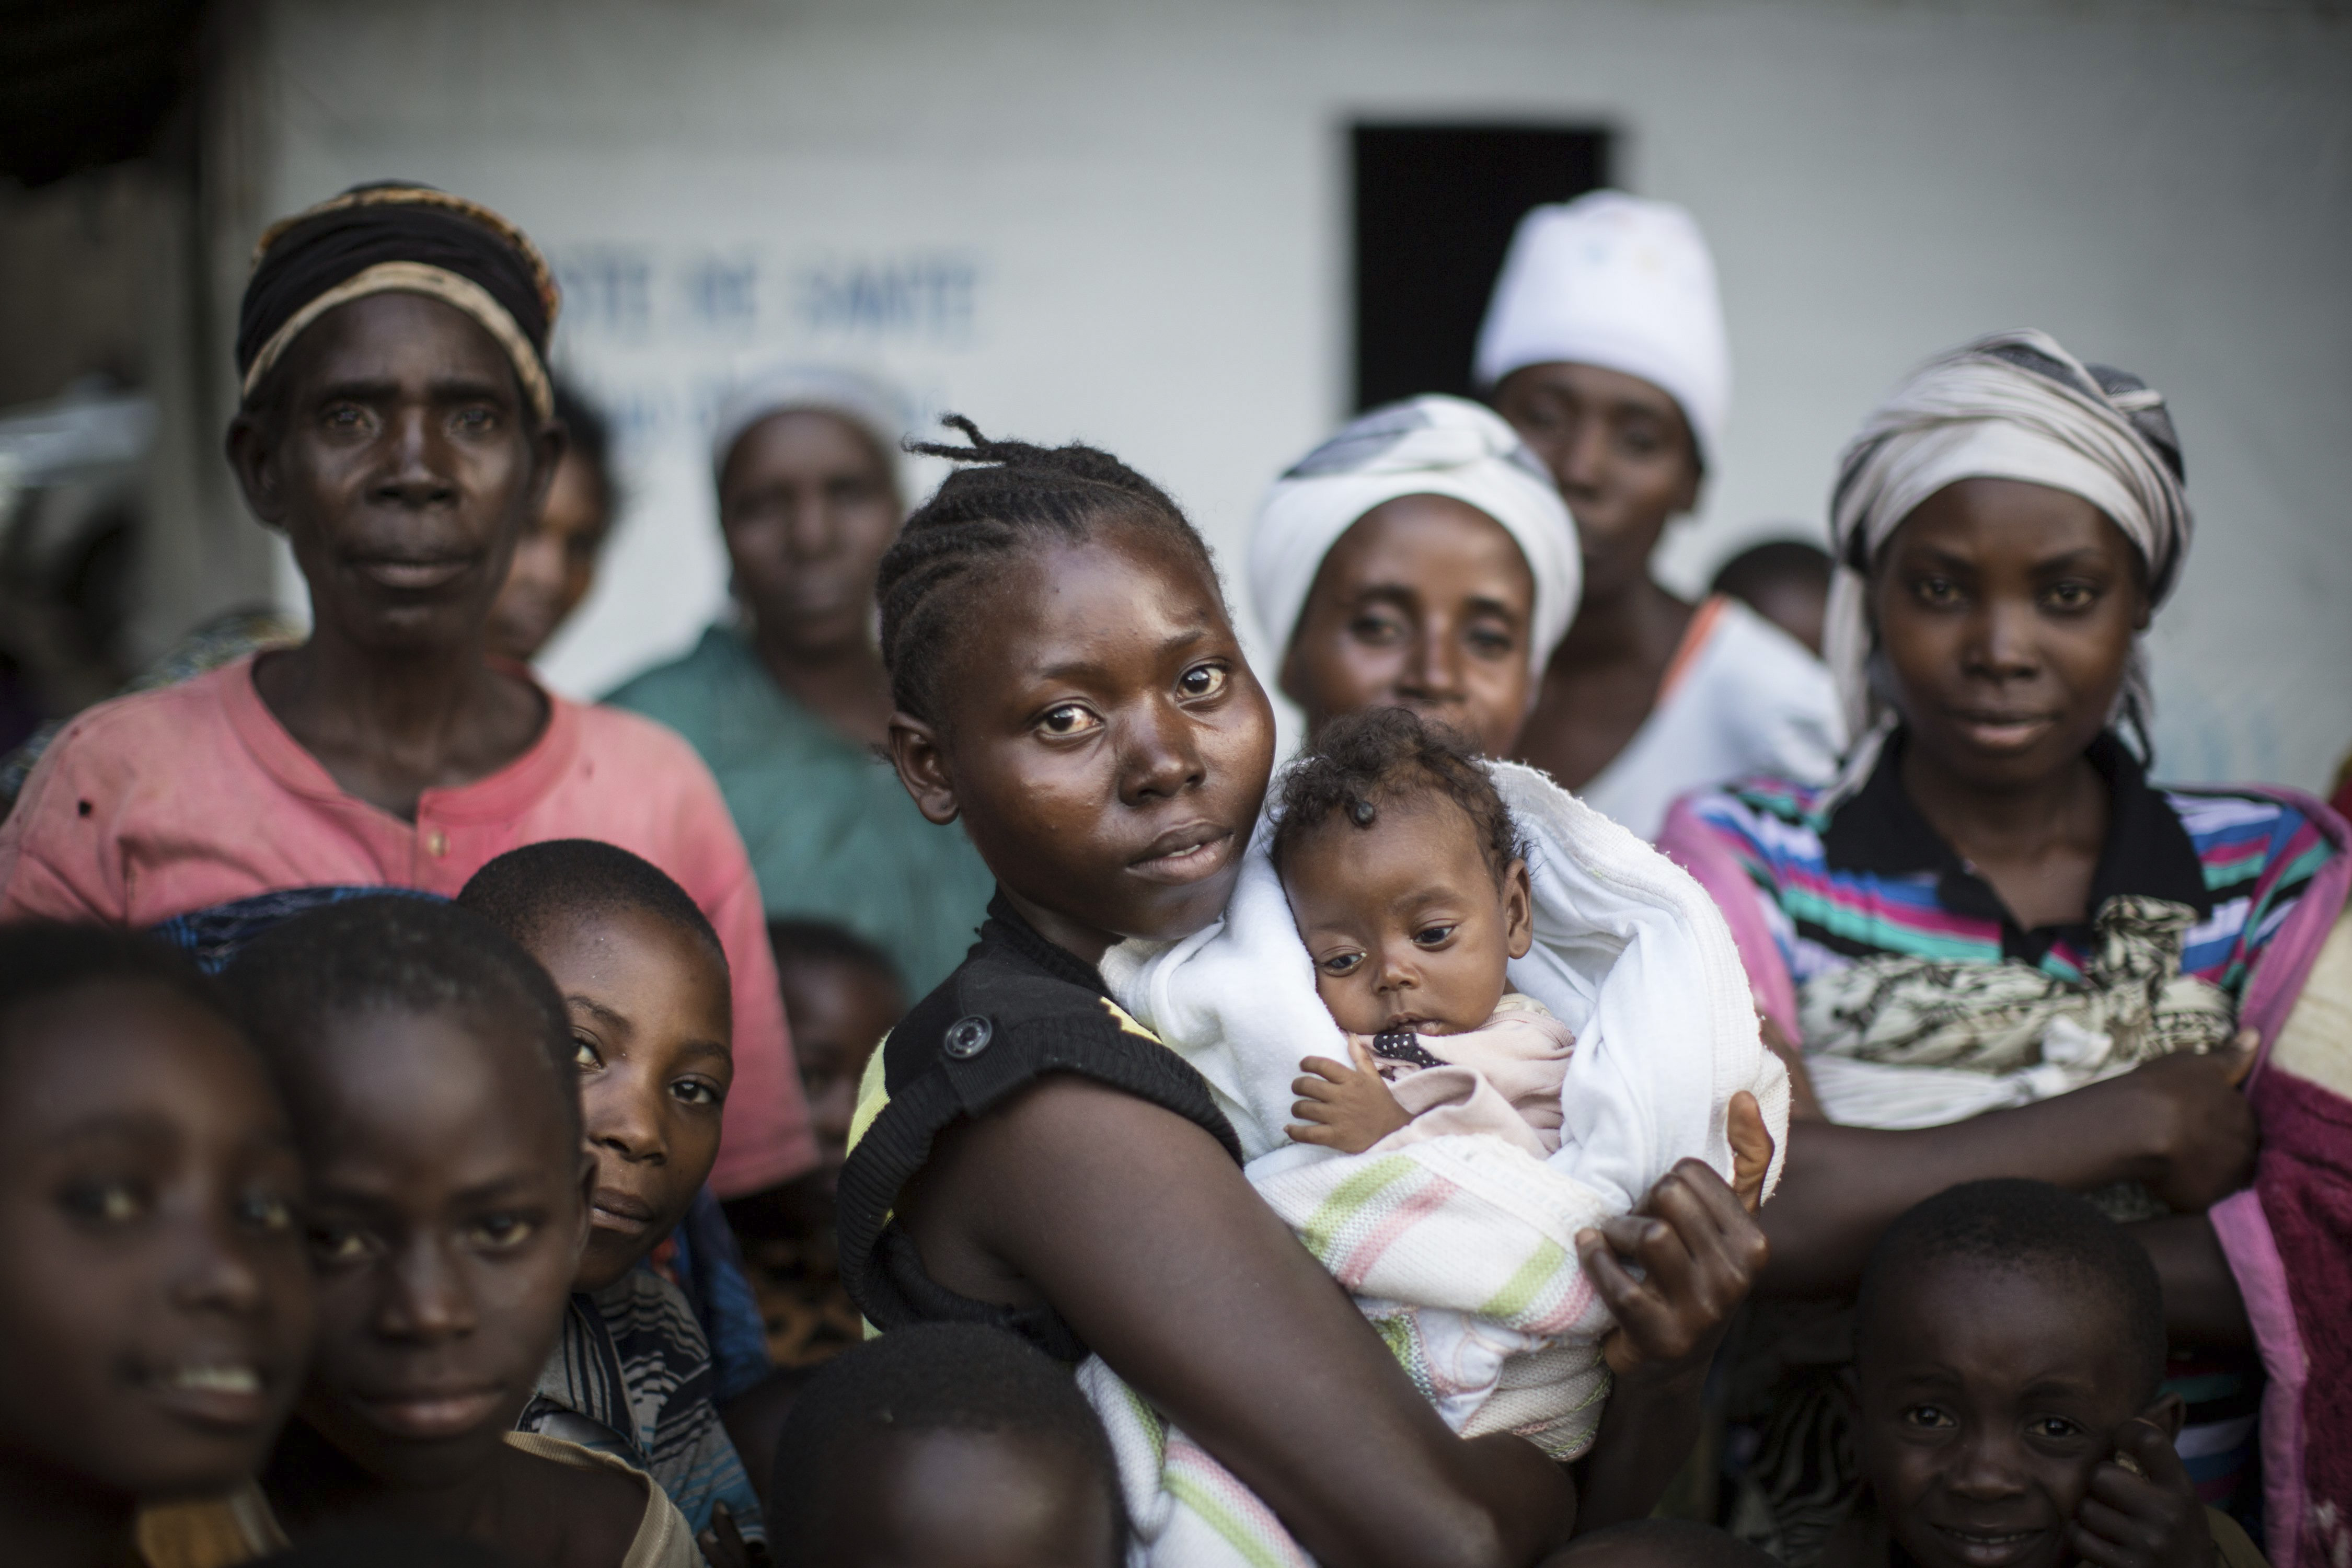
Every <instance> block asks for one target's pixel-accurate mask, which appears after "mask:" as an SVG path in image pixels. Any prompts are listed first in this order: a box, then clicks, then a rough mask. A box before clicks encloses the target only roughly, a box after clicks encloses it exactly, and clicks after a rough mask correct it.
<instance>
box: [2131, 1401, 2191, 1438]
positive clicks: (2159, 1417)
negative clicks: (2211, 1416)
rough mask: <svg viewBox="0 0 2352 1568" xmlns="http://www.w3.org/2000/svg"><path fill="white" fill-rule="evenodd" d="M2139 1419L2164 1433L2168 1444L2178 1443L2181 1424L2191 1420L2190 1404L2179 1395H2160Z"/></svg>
mask: <svg viewBox="0 0 2352 1568" xmlns="http://www.w3.org/2000/svg"><path fill="white" fill-rule="evenodd" d="M2139 1418H2140V1419H2141V1420H2143V1421H2145V1422H2147V1424H2148V1425H2149V1426H2153V1427H2155V1428H2156V1429H2157V1430H2158V1431H2159V1432H2161V1433H2163V1434H2164V1440H2165V1441H2166V1442H2168V1443H2170V1442H2177V1441H2178V1440H2179V1436H2180V1427H2181V1424H2182V1423H2183V1422H2184V1421H2186V1420H2187V1419H2188V1418H2189V1404H2188V1402H2187V1401H2186V1400H2184V1399H2182V1398H2181V1397H2180V1395H2179V1394H2158V1395H2157V1396H2156V1398H2155V1400H2154V1401H2153V1402H2152V1403H2150V1405H2148V1407H2147V1409H2145V1410H2143V1411H2141V1412H2140V1413H2139Z"/></svg>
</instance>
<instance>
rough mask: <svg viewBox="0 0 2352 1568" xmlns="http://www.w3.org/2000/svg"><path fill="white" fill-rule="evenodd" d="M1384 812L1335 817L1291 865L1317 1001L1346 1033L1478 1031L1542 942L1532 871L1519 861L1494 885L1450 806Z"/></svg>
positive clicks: (1400, 803) (1424, 804) (1294, 905)
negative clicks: (1515, 969) (1513, 972)
mask: <svg viewBox="0 0 2352 1568" xmlns="http://www.w3.org/2000/svg"><path fill="white" fill-rule="evenodd" d="M1379 813H1380V814H1379V816H1377V817H1376V818H1375V819H1374V820H1373V822H1372V825H1371V826H1370V827H1358V826H1356V825H1355V824H1354V823H1352V822H1349V821H1347V820H1345V819H1344V818H1343V817H1337V816H1335V817H1333V818H1332V819H1331V820H1330V821H1328V822H1327V823H1325V824H1324V825H1323V826H1321V827H1319V828H1318V829H1317V830H1316V831H1314V832H1312V833H1310V834H1309V835H1308V836H1307V838H1306V839H1305V840H1304V841H1303V842H1301V843H1300V844H1298V845H1297V847H1295V848H1294V849H1292V850H1291V851H1290V853H1289V854H1288V856H1287V857H1286V864H1285V865H1284V867H1283V874H1282V889H1283V892H1284V893H1285V894H1286V895H1287V897H1288V898H1289V900H1290V913H1291V918H1292V919H1293V920H1295V921H1297V923H1298V935H1299V938H1300V940H1302V941H1303V942H1306V944H1307V954H1308V955H1309V956H1310V957H1312V958H1313V959H1314V961H1315V992H1316V994H1317V995H1318V996H1320V997H1322V999H1323V1005H1324V1006H1326V1007H1328V1008H1329V1009H1330V1012H1331V1016H1332V1017H1333V1018H1334V1019H1335V1020H1337V1021H1338V1023H1339V1026H1340V1027H1341V1028H1343V1029H1346V1030H1348V1031H1349V1033H1351V1034H1358V1035H1378V1034H1381V1033H1384V1032H1386V1031H1388V1030H1391V1029H1411V1030H1412V1031H1413V1032H1414V1033H1416V1034H1423V1035H1455V1034H1460V1033H1462V1032H1463V1031H1464V1030H1465V1029H1475V1028H1476V1027H1478V1026H1479V1025H1481V1024H1484V1023H1485V1022H1486V1020H1487V1018H1488V1017H1490V1016H1492V1015H1493V1014H1494V1011H1495V1005H1496V1003H1497V1002H1500V1001H1501V1000H1502V999H1503V992H1504V990H1505V988H1506V981H1505V977H1504V970H1505V967H1506V965H1507V964H1508V963H1509V962H1510V961H1511V960H1512V959H1514V958H1517V957H1519V956H1520V955H1522V954H1524V953H1525V952H1527V951H1528V945H1529V944H1530V943H1531V942H1533V941H1534V940H1535V924H1534V920H1533V917H1532V914H1531V912H1530V910H1531V907H1532V903H1533V900H1532V899H1531V898H1530V896H1529V891H1528V868H1527V867H1526V866H1525V865H1523V864H1521V863H1519V862H1517V861H1514V862H1512V864H1511V867H1510V868H1509V872H1508V874H1507V876H1506V877H1505V878H1504V879H1503V883H1502V885H1501V886H1500V887H1497V886H1496V881H1495V873H1494V872H1493V871H1492V870H1491V869H1490V868H1488V867H1487V864H1486V856H1485V855H1483V854H1482V853H1480V851H1479V846H1478V835H1477V830H1476V828H1475V826H1472V824H1471V821H1470V817H1469V814H1468V813H1466V812H1465V811H1463V810H1461V809H1460V808H1458V807H1457V806H1455V805H1453V803H1452V802H1450V801H1446V800H1433V799H1427V798H1412V799H1404V800H1393V801H1382V802H1381V803H1380V806H1379Z"/></svg>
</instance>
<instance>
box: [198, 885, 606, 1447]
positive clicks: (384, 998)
mask: <svg viewBox="0 0 2352 1568" xmlns="http://www.w3.org/2000/svg"><path fill="white" fill-rule="evenodd" d="M228 975H229V980H230V983H231V984H232V985H233V987H234V988H235V990H236V994H237V997H238V1000H239V1002H240V1004H241V1006H242V1009H243V1012H244V1016H245V1018H246V1021H247V1026H248V1027H249V1028H250V1029H251V1030H252V1032H253V1036H254V1039H255V1041H256V1043H257V1044H258V1045H259V1046H260V1047H262V1051H263V1054H264V1055H265V1056H266V1057H267V1058H268V1060H269V1063H270V1066H271V1068H272V1069H273V1070H274V1071H275V1073H276V1075H277V1078H278V1086H279V1088H280V1089H281V1090H282V1091H283V1093H284V1094H285V1096H286V1101H287V1108H288V1110H289V1111H290V1112H291V1113H292V1117H293V1124H294V1127H295V1130H296V1136H297V1139H298V1141H299V1144H300V1146H301V1153H302V1163H303V1166H304V1170H305V1173H306V1175H307V1176H308V1178H309V1200H308V1205H307V1209H308V1229H309V1231H310V1247H311V1257H312V1261H313V1264H314V1266H315V1268H316V1271H317V1275H318V1290H319V1344H318V1350H317V1352H316V1353H315V1354H314V1356H313V1357H312V1359H311V1363H310V1381H309V1384H308V1385H307V1386H306V1387H305V1388H304V1390H303V1393H302V1397H301V1402H300V1403H299V1405H297V1407H296V1408H297V1410H298V1412H299V1414H300V1415H301V1416H302V1418H303V1419H304V1420H305V1421H307V1422H309V1423H310V1425H311V1426H314V1427H316V1428H317V1429H318V1430H319V1432H320V1434H322V1435H323V1436H325V1437H326V1438H327V1440H328V1441H329V1442H331V1443H332V1444H333V1445H334V1447H337V1448H338V1449H340V1450H341V1451H342V1453H343V1454H344V1455H345V1456H347V1457H348V1458H351V1459H352V1461H353V1462H354V1463H355V1464H357V1465H358V1466H359V1467H360V1468H362V1469H363V1470H365V1471H367V1472H369V1473H370V1474H372V1475H373V1476H374V1477H375V1478H376V1479H378V1480H380V1481H382V1482H383V1483H385V1484H387V1485H390V1486H394V1487H399V1488H407V1487H438V1486H446V1485H448V1484H450V1483H451V1482H453V1481H454V1480H456V1479H458V1478H460V1477H463V1476H466V1475H467V1474H469V1473H472V1472H473V1470H474V1468H475V1467H478V1466H479V1465H481V1464H483V1463H486V1462H487V1461H488V1459H489V1458H490V1457H491V1456H492V1455H493V1454H495V1453H496V1452H497V1450H498V1446H499V1443H500V1441H501V1439H502V1436H503V1435H504V1434H505V1432H506V1431H507V1430H508V1429H509V1428H510V1427H511V1426H513V1425H514V1422H515V1417H516V1416H517V1415H520V1413H521V1410H522V1406H523V1405H524V1403H525V1402H526V1401H527V1400H528V1399H529V1398H530V1391H531V1387H532V1384H534V1383H536V1382H537V1380H538V1377H539V1373H540V1368H541V1366H542V1365H543V1364H544V1363H545V1361H546V1359H547V1352H548V1349H549V1347H550V1346H551V1344H552V1343H553V1342H554V1340H555V1335H556V1331H557V1330H558V1328H559V1327H560V1326H561V1324H562V1315H563V1306H564V1302H565V1300H567V1299H568V1298H569V1297H570V1295H571V1291H572V1276H573V1274H574V1273H575V1272H576V1271H577V1270H578V1268H579V1267H580V1254H581V1248H582V1246H583V1243H584V1242H585V1240H586V1238H587V1228H588V1217H587V1191H588V1185H589V1182H590V1180H591V1179H592V1173H593V1165H592V1163H591V1162H590V1161H589V1160H588V1159H587V1158H586V1156H585V1155H583V1153H582V1152H581V1148H580V1096H579V1089H578V1087H577V1080H578V1074H577V1073H576V1072H575V1070H574V1069H573V1068H572V1031H571V1027H570V1026H569V1024H568V1023H567V1022H566V1020H565V1017H564V1009H563V1001H562V997H560V996H559V995H557V994H556V992H555V987H554V986H553V985H551V984H549V983H548V979H547V975H546V973H544V972H543V971H542V970H541V968H540V967H539V965H538V964H537V963H533V962H532V960H531V957H530V954H529V953H527V952H524V951H523V950H522V949H521V948H520V947H518V946H517V945H516V944H515V943H514V942H513V941H512V940H511V939H510V938H509V937H508V936H507V935H506V934H505V933H504V932H502V931H499V929H498V928H497V927H495V926H493V925H491V924H490V923H489V922H488V921H485V920H483V919H482V918H481V917H480V916H479V915H477V914H474V913H472V912H471V911H469V910H461V909H457V908H456V907H455V906H453V905H449V904H444V903H438V902H427V901H425V900H419V899H405V898H380V899H355V900H350V901H348V902H344V903H340V904H333V905H330V906H328V907H327V908H324V909H320V910H312V911H311V912H310V913H308V914H303V915H298V916H296V917H295V918H294V919H292V920H289V921H287V922H286V923H285V924H283V925H281V926H278V928H276V929H275V930H273V931H268V932H267V933H265V934H264V935H262V936H260V937H258V938H257V939H256V940H255V941H254V942H253V943H252V944H251V945H250V946H248V947H247V949H246V950H245V951H244V952H242V953H241V954H239V955H238V957H237V960H236V963H235V964H233V965H232V966H231V967H230V969H229V972H228Z"/></svg>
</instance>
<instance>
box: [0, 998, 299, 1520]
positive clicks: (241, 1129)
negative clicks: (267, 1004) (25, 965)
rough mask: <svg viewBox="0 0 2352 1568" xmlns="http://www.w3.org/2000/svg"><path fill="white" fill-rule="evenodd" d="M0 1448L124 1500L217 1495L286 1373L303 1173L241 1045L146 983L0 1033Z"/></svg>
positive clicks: (244, 1456) (236, 1469)
mask: <svg viewBox="0 0 2352 1568" xmlns="http://www.w3.org/2000/svg"><path fill="white" fill-rule="evenodd" d="M0 1072H5V1091H0V1142H5V1147H6V1148H7V1149H8V1151H9V1157H8V1159H7V1160H6V1162H5V1163H0V1257H5V1258H8V1259H9V1260H10V1266H9V1267H8V1268H6V1269H5V1270H0V1449H5V1450H6V1451H7V1453H8V1454H9V1456H10V1459H11V1462H12V1463H22V1462H25V1461H27V1460H29V1461H31V1462H33V1463H35V1464H37V1465H38V1466H40V1467H42V1468H47V1469H50V1470H52V1471H54V1472H55V1473H56V1474H57V1475H58V1478H59V1479H61V1480H62V1479H67V1478H70V1479H71V1480H72V1481H74V1482H77V1483H79V1484H83V1485H88V1484H91V1483H95V1484H97V1485H99V1486H101V1487H103V1488H105V1489H109V1490H111V1491H114V1492H117V1493H120V1494H121V1495H123V1496H125V1497H172V1496H181V1495H186V1494H190V1493H202V1492H210V1491H219V1490H225V1489H227V1488H228V1487H230V1486H232V1485H234V1484H235V1483H236V1481H237V1480H238V1479H241V1478H242V1477H245V1476H247V1475H250V1474H251V1473H252V1472H253V1471H254V1470H255V1469H256V1468H258V1467H259V1465H260V1463H261V1461H262V1459H263V1458H264V1457H265V1456H266V1455H267V1454H268V1448H269V1444H270V1442H271V1440H272V1439H273V1438H274V1437H275V1436H277V1433H278V1426H279V1424H280V1423H281V1422H282V1421H283V1420H284V1419H285V1416H286V1412H287V1410H288V1408H289V1406H290V1405H292V1404H293V1402H294V1396H295V1394H296V1393H297V1392H298V1391H299V1388H300V1386H301V1379H302V1365H303V1363H304V1361H305V1359H306V1357H307V1355H308V1352H309V1350H310V1330H311V1289H310V1268H309V1267H308V1266H307V1264H306V1263H305V1261H304V1259H303V1256H302V1246H301V1237H300V1234H299V1231H298V1230H297V1228H296V1226H295V1222H294V1217H293V1209H292V1205H294V1203H295V1201H296V1200H297V1198H298V1197H299V1193H300V1184H301V1168H300V1166H299V1163H298V1162H297V1160H296V1157H295V1153H294V1144H293V1141H292V1139H291V1138H290V1137H289V1135H288V1133H287V1131H286V1117H285V1113H284V1111H283V1110H280V1109H279V1106H278V1098H277V1096H276V1095H275V1094H274V1093H273V1092H272V1091H271V1089H270V1087H269V1080H268V1076H267V1074H266V1073H265V1071H264V1069H263V1067H262V1064H261V1061H260V1059H259V1058H257V1056H255V1054H254V1053H253V1050H252V1047H249V1046H247V1044H246V1043H245V1042H244V1041H243V1040H241V1039H239V1038H238V1037H236V1034H235V1032H234V1031H232V1030H231V1029H230V1028H229V1026H227V1025H226V1024H225V1023H223V1022H222V1021H220V1020H219V1019H218V1018H215V1017H214V1016H211V1015H209V1014H207V1013H205V1011H203V1010H202V1009H201V1008H199V1007H197V1006H196V1005H194V1004H192V1003H190V1002H188V1001H186V1000H185V999H184V998H181V997H179V996H176V995H174V994H172V993H171V992H170V991H168V990H166V989H164V988H163V987H161V986H156V985H147V984H132V985H123V984H120V983H116V982H110V983H109V984H107V985H106V986H104V987H103V988H101V987H100V986H97V985H91V986H85V987H77V988H74V989H70V990H67V991H63V992H59V993H57V994H53V995H50V996H46V997H42V998H38V999H37V1000H35V1001H33V1002H30V1003H27V1004H26V1005H22V1006H20V1007H18V1008H16V1009H14V1010H12V1012H11V1014H10V1016H8V1018H7V1019H6V1039H5V1044H0Z"/></svg>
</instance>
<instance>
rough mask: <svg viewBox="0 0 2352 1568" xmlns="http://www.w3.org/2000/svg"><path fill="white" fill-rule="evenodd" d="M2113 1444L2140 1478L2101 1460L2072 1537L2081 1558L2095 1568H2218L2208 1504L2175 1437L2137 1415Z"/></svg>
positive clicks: (2127, 1422)
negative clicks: (2199, 1494) (2175, 1444)
mask: <svg viewBox="0 0 2352 1568" xmlns="http://www.w3.org/2000/svg"><path fill="white" fill-rule="evenodd" d="M2115 1442H2116V1448H2117V1449H2118V1450H2119V1451H2120V1452H2122V1453H2125V1454H2128V1455H2130V1456H2131V1459H2132V1462H2133V1463H2134V1464H2135V1465H2137V1466H2138V1467H2139V1469H2140V1472H2141V1473H2140V1474H2138V1475H2134V1474H2132V1473H2131V1471H2129V1470H2127V1469H2126V1468H2124V1467H2123V1466H2121V1465H2119V1464H2117V1463H2116V1462H2115V1461H2114V1460H2113V1459H2106V1460H2103V1461H2101V1462H2100V1465H2099V1468H2098V1469H2097V1470H2095V1472H2093V1474H2092V1476H2091V1491H2090V1495H2089V1496H2087V1497H2085V1498H2084V1500H2083V1504H2082V1507H2081V1508H2079V1509H2077V1510H2075V1513H2074V1529H2073V1530H2072V1531H2069V1532H2068V1533H2069V1535H2070V1537H2071V1538H2072V1541H2073V1544H2074V1552H2075V1555H2077V1556H2078V1557H2080V1558H2081V1559H2082V1560H2083V1562H2084V1563H2087V1564H2094V1565H2095V1568H2213V1565H2214V1564H2215V1563H2217V1562H2218V1561H2219V1560H2220V1556H2219V1553H2217V1552H2215V1551H2214V1549H2213V1532H2212V1531H2210V1530H2209V1529H2207V1528H2206V1524H2205V1505H2204V1504H2203V1503H2201V1502H2200V1501H2199V1500H2198V1499H2197V1489H2196V1487H2195V1485H2194V1484H2192V1483H2191V1482H2190V1480H2189V1469H2188V1467H2187V1466H2185V1465H2183V1464H2182V1463H2181V1462H2180V1456H2179V1454H2178V1453H2177V1452H2175V1451H2174V1449H2173V1447H2172V1440H2171V1439H2170V1438H2168V1437H2167V1436H2165V1435H2164V1433H2163V1432H2162V1430H2160V1429H2159V1428H2158V1427H2157V1426H2155V1425H2154V1424H2153V1423H2151V1422H2147V1421H2144V1420H2141V1419H2139V1418H2138V1417H2137V1416H2135V1417H2134V1418H2133V1419H2131V1420H2129V1421H2126V1422H2125V1423H2124V1424H2123V1427H2122V1429H2121V1430H2119V1431H2118V1432H2117V1433H2116V1437H2115Z"/></svg>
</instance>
